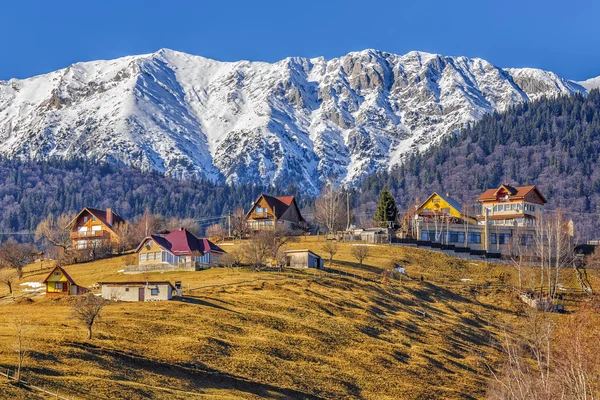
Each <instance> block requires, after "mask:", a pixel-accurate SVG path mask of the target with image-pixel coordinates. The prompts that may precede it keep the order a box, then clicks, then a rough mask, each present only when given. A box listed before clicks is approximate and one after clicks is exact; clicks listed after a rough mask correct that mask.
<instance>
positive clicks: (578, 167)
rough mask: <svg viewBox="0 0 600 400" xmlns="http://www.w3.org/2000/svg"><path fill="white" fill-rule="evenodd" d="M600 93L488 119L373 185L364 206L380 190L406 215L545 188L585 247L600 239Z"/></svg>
mask: <svg viewBox="0 0 600 400" xmlns="http://www.w3.org/2000/svg"><path fill="white" fill-rule="evenodd" d="M599 158H600V92H598V90H593V91H591V92H590V93H589V95H587V96H582V95H571V96H560V97H556V98H544V99H541V100H539V101H536V102H532V103H529V104H526V103H524V104H521V105H518V106H514V107H512V108H510V109H509V110H507V111H506V112H504V113H495V114H493V115H488V116H486V117H484V118H483V119H482V120H481V121H480V122H478V123H476V124H474V125H473V126H471V127H467V128H465V129H463V130H462V131H461V132H460V133H459V134H457V135H451V136H448V137H446V138H444V139H443V140H442V141H441V142H440V143H439V144H438V145H436V146H432V147H431V148H430V149H428V150H427V151H424V152H422V153H418V154H415V155H413V156H411V157H409V158H408V159H407V160H406V163H405V164H404V165H402V166H400V167H398V168H396V169H394V170H392V171H391V172H386V173H379V174H375V175H372V176H370V177H368V178H367V179H366V181H365V182H364V184H363V186H362V188H361V190H360V191H358V193H357V196H358V202H359V203H362V202H368V201H372V199H373V198H375V197H376V196H377V194H378V193H379V191H380V189H381V188H383V187H387V188H388V189H390V190H391V191H392V193H393V194H394V197H395V198H396V201H397V202H398V204H399V206H401V208H402V209H406V208H407V207H409V206H412V205H414V204H415V203H416V202H417V199H418V200H420V201H423V200H425V199H426V198H427V197H428V196H429V195H430V194H431V193H432V192H434V191H438V192H441V193H447V192H449V193H450V194H451V195H452V196H453V197H454V198H456V199H457V200H459V201H461V202H462V203H463V204H466V205H469V204H472V203H475V199H476V198H477V196H478V195H479V194H480V193H482V192H483V191H484V190H485V189H486V188H491V187H497V186H499V185H500V184H502V183H505V182H509V183H511V184H513V185H533V184H535V185H537V186H538V187H539V188H540V190H541V191H542V193H543V194H544V195H545V196H546V198H547V199H548V201H549V204H548V206H547V209H563V210H566V211H567V213H568V214H567V217H569V218H572V219H573V220H574V221H575V222H576V230H577V232H578V234H579V235H580V237H579V239H580V240H585V239H594V238H598V237H600V207H599V206H600V163H599V161H600V159H599Z"/></svg>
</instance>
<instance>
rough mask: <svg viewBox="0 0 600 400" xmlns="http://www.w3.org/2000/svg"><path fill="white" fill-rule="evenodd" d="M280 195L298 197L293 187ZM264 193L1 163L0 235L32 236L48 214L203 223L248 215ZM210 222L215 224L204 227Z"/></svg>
mask: <svg viewBox="0 0 600 400" xmlns="http://www.w3.org/2000/svg"><path fill="white" fill-rule="evenodd" d="M283 190H284V191H285V193H289V194H291V195H296V196H299V192H298V190H297V189H296V188H294V187H289V188H285V189H283ZM263 191H267V192H269V191H271V189H268V188H267V186H257V185H237V186H227V185H224V184H216V183H212V182H209V181H188V180H185V181H181V180H176V179H171V178H167V177H165V176H163V175H160V174H158V173H148V172H141V171H139V170H136V169H132V168H122V167H118V166H114V165H108V164H104V163H97V162H93V161H87V160H72V161H59V160H53V161H44V162H22V161H16V160H7V159H0V230H1V231H2V232H16V231H23V230H24V231H32V230H34V229H35V227H36V226H37V224H38V223H39V222H40V220H41V219H43V218H45V217H46V216H47V215H49V214H54V215H58V214H61V213H64V212H76V211H79V210H80V209H81V208H82V207H85V206H88V207H98V208H105V207H112V208H113V209H114V210H115V211H116V212H118V213H119V214H120V215H121V216H123V217H125V218H132V217H134V216H136V215H141V214H142V213H143V212H144V210H145V209H146V208H149V209H150V210H151V211H152V212H154V213H158V214H162V215H164V216H166V217H171V216H174V217H181V218H198V219H205V218H206V217H213V216H220V215H226V214H227V213H228V212H229V211H233V210H234V209H235V208H237V207H243V208H244V209H247V208H248V206H249V205H250V203H251V202H252V201H254V200H255V199H256V198H257V197H258V195H259V194H260V193H261V192H263ZM300 200H301V196H300ZM215 222H218V220H214V219H213V220H210V221H208V222H207V223H215ZM2 238H6V235H4V236H2Z"/></svg>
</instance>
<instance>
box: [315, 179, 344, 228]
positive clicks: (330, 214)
mask: <svg viewBox="0 0 600 400" xmlns="http://www.w3.org/2000/svg"><path fill="white" fill-rule="evenodd" d="M345 200H346V199H345V196H344V193H343V192H342V191H341V190H340V189H337V188H335V187H334V186H333V184H328V185H327V186H325V188H323V191H322V192H321V195H320V196H319V198H318V199H317V201H316V202H315V220H316V221H317V223H319V224H320V225H322V226H324V227H325V228H326V229H327V232H329V233H336V232H338V231H340V230H342V229H344V227H345V226H346V223H347V222H346V218H347V215H346V202H345Z"/></svg>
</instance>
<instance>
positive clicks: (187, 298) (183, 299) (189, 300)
mask: <svg viewBox="0 0 600 400" xmlns="http://www.w3.org/2000/svg"><path fill="white" fill-rule="evenodd" d="M173 301H177V302H179V303H185V304H194V305H199V306H205V307H213V308H217V309H219V310H223V311H229V312H232V313H235V314H239V312H237V311H234V310H230V309H229V308H226V307H223V306H220V305H218V304H214V303H210V302H208V301H206V300H203V299H200V298H199V297H195V296H184V297H173Z"/></svg>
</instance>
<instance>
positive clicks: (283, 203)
mask: <svg viewBox="0 0 600 400" xmlns="http://www.w3.org/2000/svg"><path fill="white" fill-rule="evenodd" d="M261 198H263V199H265V201H266V202H267V205H268V206H269V208H270V209H271V210H273V211H274V212H275V217H276V218H278V219H279V218H281V216H282V215H283V214H285V212H286V211H287V210H288V208H290V207H291V206H292V204H295V205H296V208H297V209H298V216H299V219H300V221H304V218H302V214H301V213H300V208H299V207H298V204H297V203H296V198H295V197H294V196H279V197H273V196H269V195H268V194H264V193H262V194H261V195H260V196H258V198H257V199H256V201H255V202H254V204H253V205H252V207H251V208H250V210H249V211H248V212H247V213H246V217H248V215H250V212H251V211H252V210H253V209H254V206H256V203H258V201H259V200H260V199H261Z"/></svg>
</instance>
